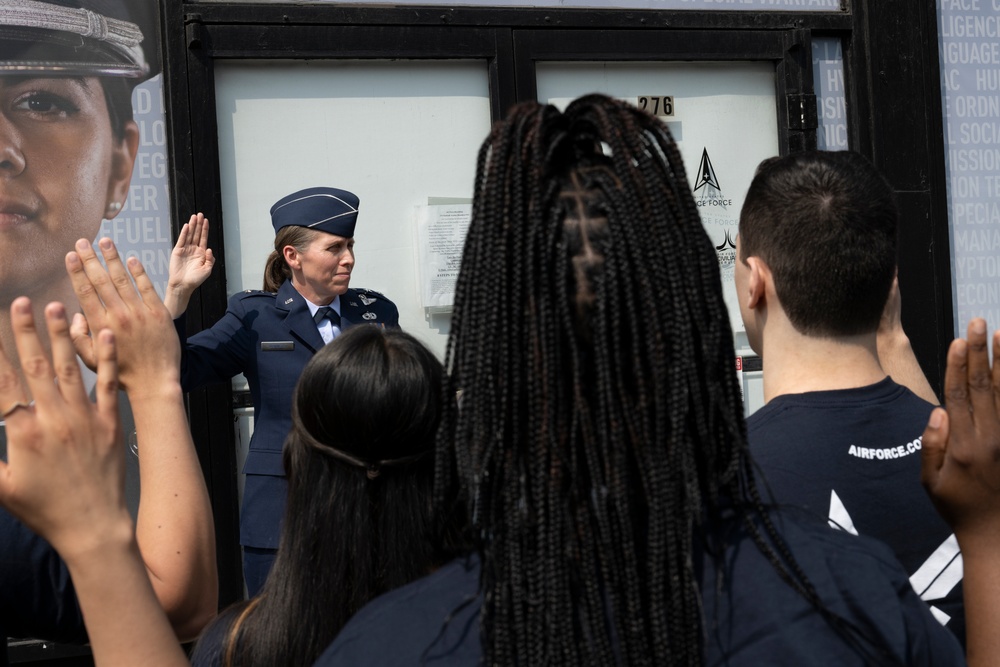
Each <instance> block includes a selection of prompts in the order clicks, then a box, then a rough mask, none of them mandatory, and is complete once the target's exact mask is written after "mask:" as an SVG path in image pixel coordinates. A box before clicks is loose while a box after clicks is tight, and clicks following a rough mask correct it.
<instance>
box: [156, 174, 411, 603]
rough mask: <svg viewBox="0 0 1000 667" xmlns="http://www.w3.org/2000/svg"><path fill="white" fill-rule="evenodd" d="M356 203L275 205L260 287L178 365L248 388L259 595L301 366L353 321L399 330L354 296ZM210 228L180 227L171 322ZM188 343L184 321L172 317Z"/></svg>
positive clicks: (196, 339) (185, 375)
mask: <svg viewBox="0 0 1000 667" xmlns="http://www.w3.org/2000/svg"><path fill="white" fill-rule="evenodd" d="M358 203H359V201H358V197H357V196H355V195H354V194H352V193H350V192H347V191H345V190H338V189H335V188H325V187H321V188H309V189H307V190H301V191H299V192H295V193H293V194H290V195H288V196H287V197H284V198H283V199H281V200H279V201H278V202H277V203H276V204H275V205H274V206H273V207H271V222H272V224H273V226H274V230H275V234H276V235H275V240H274V252H272V253H271V255H270V257H268V260H267V265H266V267H265V270H264V274H265V275H264V289H263V290H261V291H258V290H247V291H246V292H242V293H240V294H236V295H234V296H232V297H231V298H230V299H229V306H228V309H227V311H226V314H225V315H224V316H223V317H222V319H221V320H219V321H218V322H217V323H216V324H215V325H214V326H213V327H212V328H210V329H207V330H205V331H202V332H200V333H198V334H195V335H194V336H191V337H190V338H188V339H187V342H186V344H185V345H184V351H183V361H182V368H181V375H182V384H183V386H184V389H185V390H186V391H190V390H192V389H195V388H197V387H200V386H202V385H205V384H207V383H209V382H217V381H225V380H228V379H230V378H232V377H233V376H235V375H237V374H239V373H243V374H244V375H245V376H246V378H247V381H248V382H249V384H250V395H251V397H252V399H253V406H254V432H253V436H252V437H251V439H250V451H249V454H248V455H247V461H246V464H245V466H244V468H243V472H244V473H245V474H246V484H245V486H244V493H243V507H242V510H241V513H240V543H241V544H242V545H243V572H244V578H245V580H246V584H247V590H248V592H249V594H250V595H251V596H253V595H255V594H256V593H257V592H258V591H259V590H260V587H261V586H262V585H263V583H264V580H265V579H266V578H267V573H268V571H269V570H270V567H271V564H272V563H273V561H274V555H275V553H276V550H277V547H278V537H279V526H280V522H281V516H282V514H283V513H284V509H285V495H286V490H287V484H286V480H285V477H284V474H285V473H284V468H283V466H282V460H281V447H282V444H283V443H284V440H285V436H286V435H287V434H288V432H289V430H290V428H291V413H292V394H293V392H294V390H295V383H296V382H297V381H298V379H299V375H300V374H301V373H302V369H303V367H304V366H305V365H306V363H307V362H308V361H309V359H311V358H312V356H313V354H315V353H316V351H317V350H319V349H320V348H321V347H323V345H325V344H326V343H328V342H330V341H331V340H333V338H334V337H335V336H337V335H338V334H339V333H340V331H341V330H342V329H346V328H348V327H350V326H353V325H357V324H374V325H378V326H391V327H395V326H398V321H399V313H398V311H397V309H396V306H395V304H393V303H392V302H391V301H389V300H388V299H386V298H385V297H384V296H382V295H381V294H379V293H378V292H372V291H367V290H362V289H351V288H350V287H349V284H350V280H351V271H352V270H353V268H354V227H355V224H356V222H357V217H358ZM213 261H214V259H213V257H212V254H211V250H208V248H207V221H206V220H205V219H204V218H203V217H202V216H201V215H200V214H199V215H197V216H192V217H191V221H190V222H189V223H188V224H186V225H185V226H184V228H183V229H182V230H181V233H180V235H179V237H178V240H177V245H176V246H175V248H174V254H173V256H172V258H171V267H170V279H169V281H168V287H167V297H166V299H165V302H166V303H167V306H168V307H169V308H170V310H171V312H172V314H173V315H174V317H175V318H177V317H178V316H179V315H180V314H181V313H183V312H184V309H185V308H186V307H187V302H188V299H189V297H190V295H191V293H192V292H193V291H194V289H195V288H196V287H197V286H198V285H200V284H201V283H202V282H204V280H205V279H206V278H207V277H208V275H209V274H210V273H211V267H212V263H213ZM177 325H178V332H179V333H180V335H181V340H185V334H184V320H183V318H180V319H178V320H177Z"/></svg>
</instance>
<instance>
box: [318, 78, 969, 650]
mask: <svg viewBox="0 0 1000 667" xmlns="http://www.w3.org/2000/svg"><path fill="white" fill-rule="evenodd" d="M445 367H446V369H447V371H448V373H449V374H448V377H447V379H446V381H445V383H444V394H443V396H444V398H443V401H442V406H443V408H444V416H443V418H442V425H441V428H440V430H439V436H438V444H437V462H436V491H435V493H436V503H437V506H438V507H439V508H441V509H442V510H443V511H445V510H446V511H451V509H452V507H453V503H456V502H457V503H459V504H460V505H464V506H465V507H466V508H467V510H468V516H469V517H470V521H471V534H472V536H473V538H474V540H475V543H476V549H475V553H474V554H473V555H471V556H467V557H464V558H461V559H459V560H457V561H454V562H452V563H451V564H449V565H446V566H444V567H442V568H440V569H439V570H437V571H436V572H435V573H433V574H431V575H430V576H428V577H426V578H424V579H422V580H419V581H416V582H413V583H412V584H410V585H408V586H405V587H403V588H402V589H400V590H397V591H393V592H391V593H388V594H386V595H384V596H382V597H381V598H379V599H377V600H375V601H373V602H372V603H371V604H369V605H368V606H367V607H366V608H365V609H363V610H362V611H361V612H359V614H358V615H357V616H356V617H355V618H354V619H352V621H351V622H350V623H348V625H347V626H345V628H344V629H343V630H342V631H341V633H340V635H339V636H338V637H337V639H336V640H335V642H334V643H333V644H332V645H331V646H330V648H329V649H328V650H327V651H326V652H325V653H324V654H323V656H321V658H320V660H319V661H317V662H316V663H315V664H316V665H318V666H321V667H329V666H331V665H352V666H354V667H356V666H358V665H418V664H421V665H422V664H449V665H453V664H454V665H458V664H463V665H478V664H485V665H504V666H507V665H518V666H525V665H574V666H575V665H601V666H604V665H702V664H727V665H761V664H775V663H780V664H831V665H832V664H836V665H845V664H847V665H849V664H855V665H870V664H884V665H902V664H934V665H945V664H960V663H961V662H962V654H961V649H960V648H959V646H958V644H957V643H956V642H955V640H954V638H953V637H952V636H951V635H950V633H948V632H947V631H946V630H944V629H943V628H942V627H941V626H940V625H939V624H938V623H937V621H936V620H934V618H933V617H932V615H931V614H930V612H929V610H928V609H927V607H926V606H925V605H924V603H923V602H921V601H920V599H919V598H918V597H917V596H916V594H915V593H914V591H913V589H912V587H911V586H910V585H909V583H908V581H907V577H906V574H905V572H903V571H902V570H901V568H900V567H899V565H898V564H897V563H896V562H895V561H894V559H893V558H892V555H891V553H890V552H889V551H888V549H886V548H885V547H884V546H882V545H880V544H878V543H876V542H874V541H870V540H866V539H861V538H857V537H854V536H851V535H847V534H844V533H841V532H836V531H834V530H832V529H830V528H829V527H828V526H826V525H824V524H820V523H816V522H809V521H806V520H805V518H801V519H800V518H799V517H796V516H793V515H790V514H786V513H784V512H779V511H777V510H774V509H772V508H769V507H767V506H765V504H764V503H763V502H762V500H761V498H760V496H759V495H758V492H757V484H756V481H755V479H754V469H753V464H752V461H751V459H750V456H749V454H748V450H747V445H746V433H745V426H744V420H743V404H742V400H741V396H740V392H739V388H738V386H737V381H736V375H735V359H734V352H733V339H732V330H731V328H730V323H729V318H728V313H727V309H726V306H725V303H724V302H723V297H722V287H721V282H720V276H719V270H718V260H717V257H716V253H715V251H714V248H713V247H712V245H711V243H710V241H709V239H708V236H707V234H706V233H705V231H704V229H703V227H702V225H701V222H700V220H699V216H698V211H697V208H696V206H695V203H694V200H693V198H692V195H691V191H690V188H689V185H688V180H687V177H686V174H685V170H684V165H683V164H682V161H681V157H680V154H679V152H678V149H677V146H676V144H675V143H674V141H673V139H672V138H671V136H670V134H669V132H668V130H667V128H666V127H665V126H664V125H663V124H662V123H661V122H660V121H658V120H657V119H655V118H653V117H651V116H649V115H647V114H645V113H643V112H640V111H638V110H637V109H635V108H634V107H631V106H629V105H627V104H625V103H623V102H619V101H616V100H612V99H610V98H607V97H603V96H599V95H591V96H587V97H583V98H581V99H578V100H576V101H574V102H573V103H571V104H570V105H569V107H568V108H567V109H566V111H565V112H560V111H559V110H557V109H556V108H554V107H552V106H543V105H540V104H538V103H526V104H523V105H520V106H517V107H515V108H514V109H513V110H511V112H510V114H509V115H508V116H507V118H506V119H505V120H504V121H502V122H500V123H498V124H497V125H496V126H495V127H494V128H493V130H492V132H491V134H490V136H489V137H488V138H487V140H486V142H485V143H484V145H483V147H482V149H481V150H480V152H479V162H478V167H477V175H476V181H475V192H474V203H473V215H472V221H471V224H470V227H469V231H468V237H467V239H466V243H465V250H464V255H463V259H462V266H461V271H460V275H459V280H458V285H457V291H456V295H455V311H454V316H453V320H452V330H451V337H450V339H449V343H448V352H447V359H446V364H445ZM456 395H458V396H460V398H459V399H458V400H457V401H455V400H454V397H455V396H456Z"/></svg>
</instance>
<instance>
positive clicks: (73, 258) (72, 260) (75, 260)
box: [66, 252, 80, 266]
mask: <svg viewBox="0 0 1000 667" xmlns="http://www.w3.org/2000/svg"><path fill="white" fill-rule="evenodd" d="M66 263H67V264H69V265H70V266H77V265H78V264H80V256H79V255H77V254H76V253H75V252H71V253H67V254H66Z"/></svg>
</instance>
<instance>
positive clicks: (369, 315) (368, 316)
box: [361, 310, 378, 320]
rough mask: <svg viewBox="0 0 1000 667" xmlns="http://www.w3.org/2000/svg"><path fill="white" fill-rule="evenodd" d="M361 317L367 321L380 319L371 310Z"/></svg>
mask: <svg viewBox="0 0 1000 667" xmlns="http://www.w3.org/2000/svg"><path fill="white" fill-rule="evenodd" d="M361 317H363V318H364V319H366V320H374V319H375V318H376V317H378V315H376V314H375V313H373V312H372V311H370V310H369V311H368V312H367V313H364V314H363V315H362V316H361Z"/></svg>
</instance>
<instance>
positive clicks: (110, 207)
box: [104, 120, 139, 220]
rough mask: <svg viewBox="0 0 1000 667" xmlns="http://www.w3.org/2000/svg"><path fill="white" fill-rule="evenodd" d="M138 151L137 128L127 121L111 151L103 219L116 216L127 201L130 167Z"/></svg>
mask: <svg viewBox="0 0 1000 667" xmlns="http://www.w3.org/2000/svg"><path fill="white" fill-rule="evenodd" d="M138 151H139V126H138V125H136V124H135V121H132V120H130V121H128V122H127V123H125V127H124V128H123V132H122V138H121V140H118V139H117V138H116V139H115V146H114V149H113V150H112V151H111V171H110V173H109V174H108V195H107V201H106V210H105V213H104V218H105V219H106V220H110V219H111V218H113V217H115V216H116V215H118V213H119V212H120V211H121V210H122V208H123V207H124V206H125V202H126V201H128V186H129V184H130V183H131V182H132V167H133V166H134V165H135V156H136V153H137V152H138Z"/></svg>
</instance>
